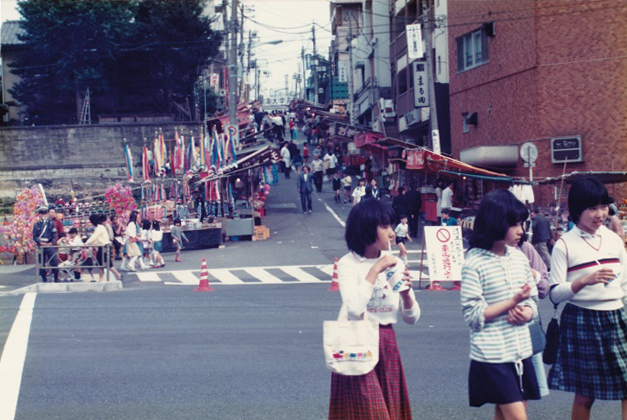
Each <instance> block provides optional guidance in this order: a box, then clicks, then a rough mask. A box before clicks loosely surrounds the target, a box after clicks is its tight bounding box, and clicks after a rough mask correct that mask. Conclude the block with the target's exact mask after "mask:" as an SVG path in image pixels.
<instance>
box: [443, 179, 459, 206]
mask: <svg viewBox="0 0 627 420" xmlns="http://www.w3.org/2000/svg"><path fill="white" fill-rule="evenodd" d="M454 187H455V182H453V181H451V182H449V184H448V186H447V187H446V188H444V191H442V205H441V206H440V209H450V208H452V207H453V188H454Z"/></svg>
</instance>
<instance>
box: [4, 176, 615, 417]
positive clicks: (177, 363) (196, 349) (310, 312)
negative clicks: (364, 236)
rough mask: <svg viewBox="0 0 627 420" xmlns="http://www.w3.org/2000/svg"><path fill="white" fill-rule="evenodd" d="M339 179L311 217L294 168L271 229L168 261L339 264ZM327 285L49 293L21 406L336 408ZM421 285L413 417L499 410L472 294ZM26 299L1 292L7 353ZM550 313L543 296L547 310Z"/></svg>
mask: <svg viewBox="0 0 627 420" xmlns="http://www.w3.org/2000/svg"><path fill="white" fill-rule="evenodd" d="M329 190H330V187H329V185H328V184H325V192H324V193H323V194H321V195H318V194H315V195H314V213H313V214H312V215H303V214H302V213H301V212H300V211H299V207H298V197H297V195H296V189H295V179H294V178H292V179H291V180H289V181H286V180H283V179H281V182H280V183H279V184H278V185H276V186H274V187H273V189H272V192H271V195H270V198H269V201H268V202H269V203H272V204H287V206H283V207H282V206H276V209H275V210H271V211H270V213H269V215H268V217H267V218H266V219H265V223H266V225H267V226H268V227H269V228H270V230H271V237H270V239H268V240H266V241H264V242H231V243H228V244H226V246H225V247H224V248H221V249H211V250H204V251H193V252H184V253H183V260H184V262H183V263H180V264H175V263H174V262H173V255H171V254H170V255H168V254H166V263H167V266H166V268H165V269H166V270H191V269H195V270H197V269H199V268H200V261H201V259H202V258H206V259H207V262H208V265H209V270H210V272H211V270H212V269H220V268H232V267H242V266H268V265H299V264H331V263H332V262H333V258H334V257H340V256H342V255H343V254H344V253H345V252H346V250H345V245H344V242H343V233H344V232H343V229H342V227H341V225H340V224H339V222H338V221H337V219H336V218H335V217H334V216H332V215H331V213H330V212H329V211H328V209H327V208H326V207H324V205H323V202H326V203H327V204H328V205H329V206H330V207H332V208H333V209H334V211H335V212H336V213H337V214H338V217H339V218H340V219H343V218H345V217H346V215H347V214H348V211H349V210H350V207H349V206H348V205H343V204H341V205H338V204H335V203H333V200H332V198H331V194H330V192H329ZM318 199H320V200H318ZM290 203H292V204H296V207H294V206H291V207H290V205H289V204H290ZM416 248H417V245H416V243H413V244H410V249H414V250H415V249H416ZM0 272H1V271H0ZM33 277H34V272H33V270H29V271H26V272H22V273H17V274H16V273H9V272H7V271H5V272H4V273H3V274H0V285H3V286H6V287H5V288H4V289H1V290H0V291H7V290H11V289H13V288H15V287H17V285H20V284H30V283H32V279H33ZM328 285H329V284H328V283H320V284H290V285H287V284H277V285H273V284H259V285H249V284H242V285H222V284H217V285H212V286H213V287H214V288H215V289H216V291H215V292H213V293H194V292H193V291H192V290H193V289H194V286H192V285H187V286H178V287H173V286H167V285H165V283H162V282H159V283H151V282H150V283H145V282H140V281H138V279H137V278H136V277H135V276H133V275H127V276H126V279H125V288H124V290H121V291H115V292H107V293H82V294H81V293H75V294H39V295H37V296H36V299H35V304H34V309H33V318H32V324H31V327H30V331H29V332H27V336H28V338H29V341H28V347H27V352H26V356H25V360H24V368H23V372H22V376H21V377H22V382H21V387H20V388H19V399H18V402H17V408H16V414H15V417H14V418H15V419H23V420H49V419H59V420H74V419H76V420H85V419H90V420H91V419H103V420H115V419H121V420H159V419H164V420H171V419H218V420H227V419H235V420H238V419H263V420H279V419H289V420H295V419H297V420H301V419H302V420H308V419H324V418H326V415H327V410H328V398H329V386H330V373H329V372H328V371H327V370H326V368H325V366H324V362H323V356H322V321H324V320H327V319H334V318H336V317H337V313H338V311H339V308H340V303H341V302H340V296H339V293H337V292H328V291H327V290H326V289H327V288H328ZM416 292H417V299H418V302H419V304H420V306H421V309H422V317H421V319H420V321H419V322H418V324H416V325H414V326H409V325H405V324H397V326H396V331H397V335H398V342H399V346H400V350H401V354H402V357H403V361H404V367H405V373H406V377H407V381H408V387H409V393H410V399H411V404H412V414H413V418H414V419H425V420H439V419H460V420H462V419H463V420H468V419H487V418H491V417H492V410H493V408H492V407H490V406H486V407H482V408H480V409H474V408H470V407H468V403H467V370H468V364H469V361H468V349H469V344H468V328H467V326H466V325H465V324H464V322H463V320H462V317H461V310H460V305H459V292H455V291H442V292H430V291H424V290H417V291H416ZM22 299H23V296H21V295H20V296H0V351H3V350H4V348H5V343H6V341H7V337H8V334H9V331H10V330H11V328H12V326H13V325H14V323H15V319H16V315H17V313H18V308H19V307H20V303H21V302H22ZM551 312H552V309H551V307H550V305H549V304H547V303H546V302H543V303H542V313H543V316H544V318H545V320H546V321H547V322H548V319H549V317H550V315H551ZM5 356H6V355H5V354H4V353H3V355H2V357H3V358H4V357H5ZM0 363H1V362H0ZM3 380H6V378H2V377H0V385H2V381H3ZM0 398H2V396H0ZM571 401H572V396H571V395H569V394H566V393H560V392H552V394H551V395H550V396H549V397H547V398H545V399H544V400H543V401H541V402H532V403H530V406H529V417H530V418H531V419H556V420H561V419H567V418H569V413H570V404H571ZM1 408H2V407H0V409H1ZM619 416H620V404H619V403H618V402H598V403H597V404H596V405H595V407H594V409H593V419H614V418H619ZM0 420H11V419H5V418H0Z"/></svg>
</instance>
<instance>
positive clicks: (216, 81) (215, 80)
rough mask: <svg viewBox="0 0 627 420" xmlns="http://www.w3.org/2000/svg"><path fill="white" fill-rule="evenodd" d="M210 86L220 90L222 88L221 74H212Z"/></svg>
mask: <svg viewBox="0 0 627 420" xmlns="http://www.w3.org/2000/svg"><path fill="white" fill-rule="evenodd" d="M209 86H211V87H212V88H214V89H218V87H219V86H220V73H211V75H210V76H209Z"/></svg>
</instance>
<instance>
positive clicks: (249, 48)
mask: <svg viewBox="0 0 627 420" xmlns="http://www.w3.org/2000/svg"><path fill="white" fill-rule="evenodd" d="M252 44H253V31H251V30H249V31H248V64H247V65H246V101H249V100H250V98H249V96H250V95H249V86H250V50H251V47H252Z"/></svg>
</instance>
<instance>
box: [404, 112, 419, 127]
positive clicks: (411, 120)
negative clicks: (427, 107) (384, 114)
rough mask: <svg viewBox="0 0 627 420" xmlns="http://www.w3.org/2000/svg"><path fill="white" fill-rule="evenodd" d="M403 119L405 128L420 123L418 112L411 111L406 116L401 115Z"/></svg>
mask: <svg viewBox="0 0 627 420" xmlns="http://www.w3.org/2000/svg"><path fill="white" fill-rule="evenodd" d="M403 118H405V125H406V126H407V127H410V126H412V125H414V124H416V123H419V122H420V110H419V109H412V110H411V111H409V112H408V113H407V114H405V115H403Z"/></svg>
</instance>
